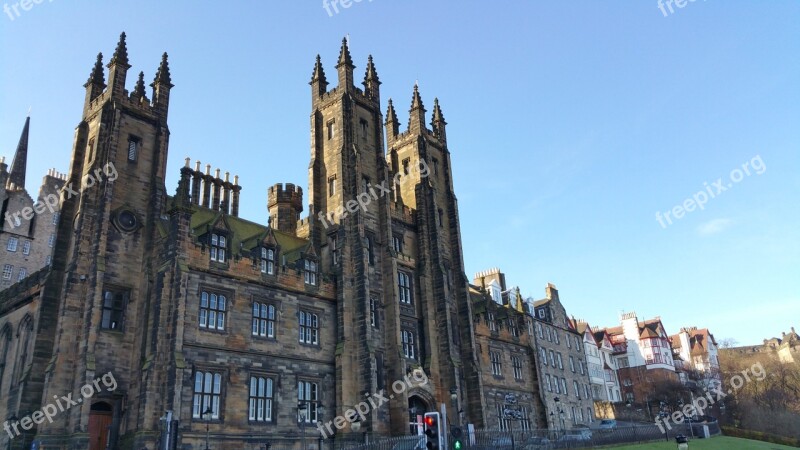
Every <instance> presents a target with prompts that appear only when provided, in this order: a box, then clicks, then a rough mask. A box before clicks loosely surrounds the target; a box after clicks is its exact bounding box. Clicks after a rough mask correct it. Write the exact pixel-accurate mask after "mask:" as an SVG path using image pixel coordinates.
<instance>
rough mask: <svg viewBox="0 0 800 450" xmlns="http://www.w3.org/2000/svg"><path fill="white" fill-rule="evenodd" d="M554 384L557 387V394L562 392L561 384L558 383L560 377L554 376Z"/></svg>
mask: <svg viewBox="0 0 800 450" xmlns="http://www.w3.org/2000/svg"><path fill="white" fill-rule="evenodd" d="M553 385H554V386H555V388H556V394H560V393H561V385H559V384H558V377H553Z"/></svg>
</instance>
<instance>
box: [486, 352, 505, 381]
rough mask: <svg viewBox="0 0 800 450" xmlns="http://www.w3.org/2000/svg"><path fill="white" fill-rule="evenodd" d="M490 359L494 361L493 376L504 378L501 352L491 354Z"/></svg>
mask: <svg viewBox="0 0 800 450" xmlns="http://www.w3.org/2000/svg"><path fill="white" fill-rule="evenodd" d="M489 358H490V359H491V361H492V375H495V376H498V377H501V376H503V362H502V359H501V355H500V353H499V352H489Z"/></svg>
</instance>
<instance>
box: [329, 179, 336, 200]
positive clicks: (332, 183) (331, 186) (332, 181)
mask: <svg viewBox="0 0 800 450" xmlns="http://www.w3.org/2000/svg"><path fill="white" fill-rule="evenodd" d="M335 194H336V175H334V176H332V177H330V178H328V197H333V196H334V195H335Z"/></svg>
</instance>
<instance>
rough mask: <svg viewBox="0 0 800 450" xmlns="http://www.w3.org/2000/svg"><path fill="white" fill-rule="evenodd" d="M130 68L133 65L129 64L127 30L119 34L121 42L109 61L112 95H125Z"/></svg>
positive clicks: (109, 85) (109, 83)
mask: <svg viewBox="0 0 800 450" xmlns="http://www.w3.org/2000/svg"><path fill="white" fill-rule="evenodd" d="M130 68H131V65H130V64H128V46H127V45H126V44H125V32H124V31H123V32H122V34H120V35H119V42H118V43H117V48H116V50H114V55H113V56H112V57H111V61H109V62H108V69H109V71H108V88H109V90H110V91H111V95H112V97H122V96H124V94H125V78H126V75H127V73H128V69H130Z"/></svg>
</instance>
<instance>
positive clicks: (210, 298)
mask: <svg viewBox="0 0 800 450" xmlns="http://www.w3.org/2000/svg"><path fill="white" fill-rule="evenodd" d="M226 303H227V299H226V298H225V296H224V295H217V294H214V293H210V292H206V291H202V292H201V293H200V328H206V329H209V330H224V329H225V306H226Z"/></svg>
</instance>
